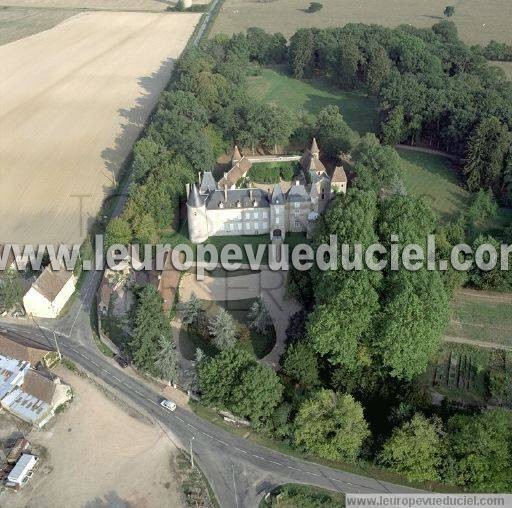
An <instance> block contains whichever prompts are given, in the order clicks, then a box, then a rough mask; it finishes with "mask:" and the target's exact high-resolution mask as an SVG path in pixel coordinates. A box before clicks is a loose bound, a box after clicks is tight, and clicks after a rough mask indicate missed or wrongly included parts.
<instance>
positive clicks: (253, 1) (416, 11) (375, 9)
mask: <svg viewBox="0 0 512 508" xmlns="http://www.w3.org/2000/svg"><path fill="white" fill-rule="evenodd" d="M319 1H320V3H322V4H323V8H322V9H321V10H320V11H318V12H315V13H307V12H305V9H307V7H308V5H309V3H310V1H309V0H275V1H271V2H262V1H258V0H226V1H225V2H224V4H223V5H222V9H221V11H220V13H219V15H218V16H217V19H216V21H215V24H214V26H213V30H212V32H213V33H214V34H215V33H219V32H225V33H229V34H230V33H235V32H240V31H243V30H245V29H247V28H248V27H251V26H258V27H261V28H264V29H265V30H267V31H268V32H282V33H283V34H284V35H286V36H287V37H289V36H291V35H292V34H293V33H294V32H295V30H297V28H301V27H320V28H324V27H327V26H343V25H346V24H347V23H369V24H370V23H375V24H377V25H384V26H389V27H394V26H397V25H401V24H403V23H410V24H412V25H414V26H418V27H429V26H432V25H433V24H434V23H437V22H438V21H440V20H441V19H445V18H444V17H443V11H444V8H445V7H446V6H447V5H455V15H454V16H453V17H451V18H450V20H452V21H453V22H454V23H455V24H456V25H457V28H458V29H459V34H460V36H461V38H462V39H463V40H464V41H466V42H467V43H469V44H485V43H487V42H488V41H489V40H490V39H496V40H498V41H501V42H508V43H511V42H512V30H511V29H510V22H511V20H512V2H511V1H510V0H487V1H485V2H482V0H461V1H457V2H451V3H450V2H447V1H446V0H430V1H429V2H425V1H424V0H319Z"/></svg>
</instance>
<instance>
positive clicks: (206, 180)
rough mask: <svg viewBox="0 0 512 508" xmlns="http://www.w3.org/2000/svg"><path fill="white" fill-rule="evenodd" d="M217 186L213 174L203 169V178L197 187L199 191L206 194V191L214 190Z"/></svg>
mask: <svg viewBox="0 0 512 508" xmlns="http://www.w3.org/2000/svg"><path fill="white" fill-rule="evenodd" d="M216 188H217V182H215V178H213V174H212V172H211V171H205V172H204V174H203V178H202V180H201V186H200V187H199V192H200V193H201V194H208V192H210V191H212V190H215V189H216Z"/></svg>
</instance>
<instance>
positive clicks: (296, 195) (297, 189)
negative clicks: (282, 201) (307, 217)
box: [287, 184, 309, 203]
mask: <svg viewBox="0 0 512 508" xmlns="http://www.w3.org/2000/svg"><path fill="white" fill-rule="evenodd" d="M287 199H288V201H290V202H292V203H293V202H297V201H299V202H300V201H309V195H308V192H307V190H306V187H304V185H302V184H299V185H292V186H291V187H290V190H289V191H288V195H287Z"/></svg>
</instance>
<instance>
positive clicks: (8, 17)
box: [0, 7, 78, 45]
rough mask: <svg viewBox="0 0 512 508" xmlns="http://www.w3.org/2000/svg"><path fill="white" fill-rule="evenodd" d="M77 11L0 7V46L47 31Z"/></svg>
mask: <svg viewBox="0 0 512 508" xmlns="http://www.w3.org/2000/svg"><path fill="white" fill-rule="evenodd" d="M77 12H78V11H74V10H72V9H13V8H9V7H0V45H2V44H7V43H9V42H12V41H16V40H18V39H22V38H23V37H28V36H29V35H33V34H36V33H38V32H42V31H43V30H48V29H50V28H52V27H54V26H55V25H57V24H59V23H61V22H62V21H64V20H65V19H67V18H70V17H71V16H74V15H75V14H76V13H77Z"/></svg>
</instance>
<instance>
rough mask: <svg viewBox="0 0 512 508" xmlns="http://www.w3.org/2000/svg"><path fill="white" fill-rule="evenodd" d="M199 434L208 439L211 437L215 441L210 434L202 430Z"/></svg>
mask: <svg viewBox="0 0 512 508" xmlns="http://www.w3.org/2000/svg"><path fill="white" fill-rule="evenodd" d="M199 432H201V434H203V435H205V436H206V437H209V438H210V439H213V436H210V434H208V433H207V432H204V431H202V430H200V431H199Z"/></svg>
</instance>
